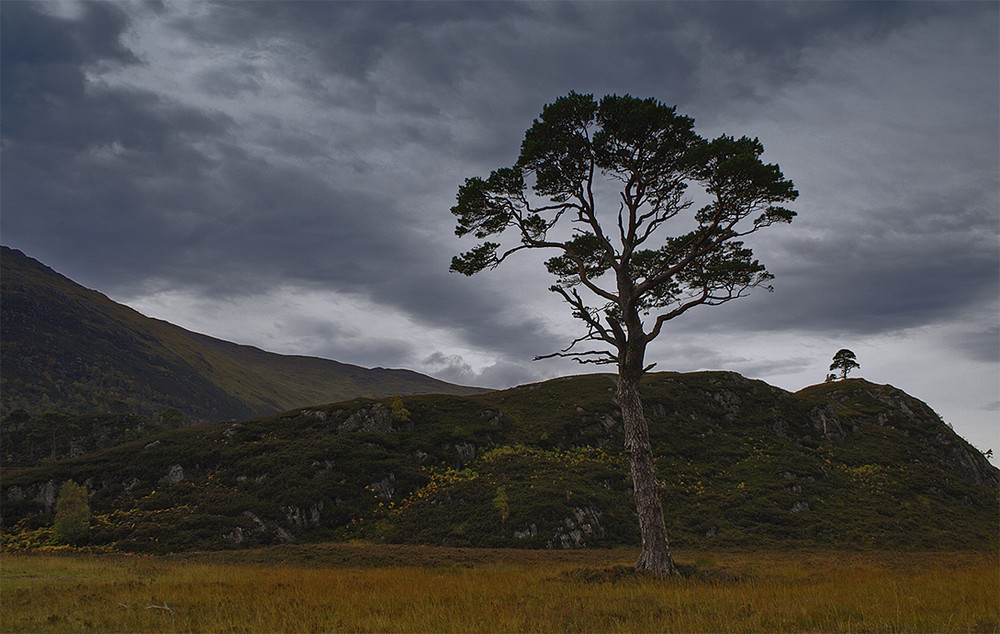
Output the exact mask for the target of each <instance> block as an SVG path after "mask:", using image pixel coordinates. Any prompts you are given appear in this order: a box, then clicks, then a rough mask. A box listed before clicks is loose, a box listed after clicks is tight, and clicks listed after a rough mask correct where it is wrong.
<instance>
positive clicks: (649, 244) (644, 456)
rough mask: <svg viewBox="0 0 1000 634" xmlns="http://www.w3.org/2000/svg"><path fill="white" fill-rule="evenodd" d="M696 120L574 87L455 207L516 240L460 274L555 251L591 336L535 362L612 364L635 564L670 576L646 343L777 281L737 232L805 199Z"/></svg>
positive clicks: (481, 254) (479, 256) (746, 149)
mask: <svg viewBox="0 0 1000 634" xmlns="http://www.w3.org/2000/svg"><path fill="white" fill-rule="evenodd" d="M693 127H694V121H693V119H691V118H689V117H685V116H681V115H678V114H677V113H676V109H675V108H673V107H668V106H666V105H664V104H662V103H660V102H659V101H657V100H655V99H637V98H634V97H631V96H629V95H625V96H618V95H608V96H605V97H603V98H602V99H601V100H600V101H599V102H598V101H597V100H595V98H594V97H593V96H592V95H580V94H577V93H575V92H571V93H570V94H568V95H566V96H564V97H561V98H559V99H557V100H556V101H554V102H553V103H551V104H549V105H547V106H545V107H544V108H543V110H542V113H541V115H540V118H539V119H536V120H535V121H534V123H533V124H532V126H531V127H530V128H529V129H528V130H527V132H526V133H525V136H524V141H523V142H522V144H521V153H520V157H519V158H518V160H517V162H516V163H515V164H514V165H513V166H512V167H505V168H500V169H497V170H495V171H494V172H492V173H491V174H490V175H489V177H488V178H485V179H484V178H478V177H474V178H469V179H467V180H466V181H465V184H464V185H463V186H461V187H460V188H459V191H458V196H457V204H456V205H455V206H454V207H453V208H452V209H451V212H452V213H453V214H454V215H455V216H456V218H457V227H456V230H455V232H456V234H457V235H459V236H464V235H467V234H469V233H472V234H473V235H475V237H476V238H478V239H480V240H484V239H486V238H489V237H491V236H500V235H501V234H506V237H507V238H508V240H509V242H508V244H507V245H506V246H503V245H501V244H500V243H499V242H491V241H484V242H482V243H480V244H479V245H478V246H476V247H474V248H473V249H471V250H470V251H468V252H466V253H464V254H462V255H460V256H456V257H455V258H454V259H453V260H452V264H451V269H452V270H453V271H457V272H459V273H463V274H465V275H472V274H474V273H478V272H480V271H482V270H484V269H492V268H495V267H497V266H498V265H499V264H500V263H502V262H503V261H504V260H506V259H507V258H508V257H510V256H511V255H513V254H514V253H517V252H518V251H522V250H525V249H550V250H552V251H554V252H555V257H552V258H551V259H549V260H548V261H547V262H546V268H547V269H548V271H549V273H551V274H552V275H554V276H555V278H556V283H555V284H554V285H553V286H552V287H551V290H552V291H553V292H555V293H558V294H559V295H560V296H561V297H562V299H563V300H565V301H566V303H567V304H569V306H570V308H571V309H572V312H573V316H574V317H576V318H577V319H579V320H580V321H582V322H583V324H584V325H585V326H586V334H583V335H582V336H580V337H579V338H577V339H575V340H574V341H573V342H572V343H571V344H570V345H569V346H568V347H567V348H565V349H563V350H561V351H559V352H556V353H553V354H549V355H544V356H543V357H538V358H546V357H557V356H558V357H568V358H573V359H576V360H577V361H579V362H581V363H609V364H610V363H614V364H616V365H617V368H618V388H617V397H618V403H619V405H620V407H621V412H622V419H623V423H624V428H625V450H626V452H627V454H628V457H629V463H630V467H631V475H632V481H633V485H634V491H635V501H636V511H637V514H638V518H639V526H640V532H641V536H642V551H641V554H640V555H639V559H638V561H637V562H636V569H641V570H651V571H652V572H653V573H654V574H656V575H657V576H661V577H662V576H666V575H670V574H676V571H677V570H676V568H675V566H674V562H673V559H672V557H671V555H670V549H669V544H668V541H667V533H666V528H665V524H664V519H663V511H662V506H661V502H660V493H659V487H658V484H657V478H656V472H655V466H654V463H653V453H652V449H651V447H650V442H649V430H648V426H647V424H646V419H645V416H644V413H643V406H642V401H641V399H640V395H639V383H640V379H641V378H642V376H643V374H644V373H645V372H646V371H647V370H649V368H650V367H652V366H647V365H646V361H645V354H646V348H647V346H648V345H649V344H650V342H651V341H653V340H654V339H655V338H656V337H657V336H658V335H659V334H660V332H661V330H662V328H663V325H664V324H665V323H666V322H668V321H670V320H672V319H674V318H676V317H679V316H681V315H682V314H684V313H686V312H687V311H689V310H691V309H692V308H694V307H696V306H700V305H710V306H714V305H719V304H723V303H726V302H729V301H731V300H733V299H736V298H738V297H742V296H743V295H745V294H746V293H747V292H748V291H749V290H750V289H752V288H755V287H758V286H765V287H767V288H768V289H770V287H768V286H767V282H768V280H770V279H772V276H771V275H770V274H769V273H768V272H767V270H766V269H765V268H764V266H763V265H761V264H760V263H759V262H758V261H757V260H755V259H753V254H752V252H751V250H750V249H749V248H747V247H746V246H744V244H743V242H742V241H741V238H743V237H744V236H747V235H749V234H752V233H755V232H757V231H760V230H761V229H764V228H765V227H769V226H771V225H773V224H776V223H787V222H790V221H791V220H792V218H793V217H794V216H795V212H793V211H790V210H788V209H785V208H784V207H781V206H780V204H781V203H783V202H786V201H791V200H794V199H795V198H796V197H797V196H798V192H796V191H795V189H794V188H793V185H792V183H791V181H789V180H786V179H785V178H784V176H783V175H782V173H781V170H780V169H779V167H778V166H777V165H769V164H765V163H764V162H762V161H761V158H760V157H761V154H762V153H763V151H764V148H763V146H762V145H761V143H760V142H759V141H758V140H757V139H750V138H747V137H742V138H738V139H737V138H734V137H730V136H720V137H719V138H717V139H714V140H711V141H709V140H706V139H703V138H701V137H700V136H698V135H697V134H696V133H695V132H694V129H693ZM689 187H691V188H692V191H690V192H689V191H688V188H689ZM612 196H613V198H612ZM695 197H697V200H698V201H699V206H696V204H695V202H694V201H695ZM567 225H568V226H567ZM557 226H558V229H557ZM668 227H669V228H674V229H675V231H674V233H672V234H666V230H667V229H668ZM498 239H499V238H498Z"/></svg>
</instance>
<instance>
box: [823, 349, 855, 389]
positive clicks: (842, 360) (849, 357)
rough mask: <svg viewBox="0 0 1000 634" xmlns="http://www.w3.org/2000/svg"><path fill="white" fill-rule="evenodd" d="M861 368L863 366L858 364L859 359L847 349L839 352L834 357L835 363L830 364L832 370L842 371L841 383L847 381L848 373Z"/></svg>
mask: <svg viewBox="0 0 1000 634" xmlns="http://www.w3.org/2000/svg"><path fill="white" fill-rule="evenodd" d="M860 367H861V364H860V363H858V358H857V357H856V356H855V355H854V353H853V352H851V351H850V350H848V349H847V348H842V349H841V350H838V351H837V354H835V355H833V363H831V364H830V369H831V370H840V380H841V381H843V380H846V379H847V373H848V372H850V371H851V370H854V369H855V368H860ZM831 376H833V375H831Z"/></svg>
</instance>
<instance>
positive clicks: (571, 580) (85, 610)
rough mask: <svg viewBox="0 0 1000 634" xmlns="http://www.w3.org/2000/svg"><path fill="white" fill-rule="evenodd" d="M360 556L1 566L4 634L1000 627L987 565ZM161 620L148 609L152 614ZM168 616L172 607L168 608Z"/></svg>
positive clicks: (900, 556)
mask: <svg viewBox="0 0 1000 634" xmlns="http://www.w3.org/2000/svg"><path fill="white" fill-rule="evenodd" d="M634 556H635V553H634V552H632V551H575V552H569V553H567V552H544V551H542V552H540V551H506V550H501V551H490V550H459V549H435V548H409V547H384V546H370V545H359V544H339V545H324V546H303V547H296V548H290V547H286V548H283V549H268V550H263V551H251V552H237V553H213V554H207V555H201V556H188V557H183V558H153V557H124V556H108V555H42V554H14V553H10V552H8V553H4V554H3V557H2V559H0V596H2V617H0V618H2V621H0V629H2V630H3V631H5V632H7V631H11V632H13V631H30V632H76V631H101V632H158V631H163V632H174V631H178V632H316V631H321V632H338V631H347V632H370V631H375V632H521V631H527V632H575V631H586V632H642V631H650V632H671V631H680V632H715V631H725V632H750V631H753V632H761V631H768V632H771V631H837V632H969V631H998V629H1000V617H998V613H1000V583H998V582H1000V566H998V561H997V557H996V555H995V554H992V553H968V552H962V553H922V554H909V553H906V554H904V553H839V552H807V553H794V552H760V553H713V554H712V555H711V559H709V557H708V556H706V555H704V554H697V553H679V554H678V555H677V559H678V560H679V562H681V563H682V564H683V563H687V564H689V566H688V569H689V570H690V569H693V570H694V571H695V572H694V574H693V575H692V576H689V577H688V578H681V579H671V580H667V581H662V582H658V581H656V580H654V579H651V578H648V577H643V576H637V575H634V574H623V573H622V569H621V568H618V567H619V566H624V565H627V564H628V563H629V562H630V561H632V559H633V558H634ZM154 605H155V606H160V607H153V608H151V607H149V606H154ZM165 608H169V610H168V609H165Z"/></svg>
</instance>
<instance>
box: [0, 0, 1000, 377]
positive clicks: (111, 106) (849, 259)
mask: <svg viewBox="0 0 1000 634" xmlns="http://www.w3.org/2000/svg"><path fill="white" fill-rule="evenodd" d="M944 13H947V14H948V15H950V16H953V17H954V16H959V17H960V18H961V17H962V16H967V17H965V18H963V19H969V20H970V22H984V21H985V22H987V23H988V20H989V19H991V18H995V17H996V15H995V14H996V10H995V5H990V4H984V5H977V4H972V5H971V6H966V5H964V4H963V5H956V4H953V3H952V4H935V3H870V2H862V3H844V2H832V3H746V2H736V3H694V2H691V3H650V2H641V3H596V2H585V3H568V2H559V3H500V2H485V3H483V2H476V3H412V2H407V3H381V2H380V3H369V2H358V3H352V2H281V3H276V2H224V3H214V4H208V3H204V4H195V5H174V6H171V5H164V6H163V7H162V8H160V9H158V10H156V11H155V12H153V13H149V9H148V7H147V5H118V4H84V5H81V6H80V12H79V15H77V16H76V17H73V18H68V17H57V16H54V15H50V14H49V13H47V12H46V11H45V7H44V5H38V4H34V3H20V2H15V3H4V4H3V7H2V12H0V16H2V19H3V37H2V42H0V45H2V47H3V49H2V55H0V62H2V64H3V69H2V71H3V78H4V85H3V104H2V105H3V125H2V127H3V131H2V133H3V152H4V160H3V164H2V169H3V179H4V187H3V190H2V193H0V196H2V204H3V232H4V237H5V243H8V241H9V243H11V244H12V245H13V246H17V247H19V248H22V249H24V250H25V251H27V252H28V253H29V255H32V256H34V257H38V258H40V259H42V260H43V261H45V262H46V263H47V264H50V265H52V266H54V267H55V268H57V270H63V271H65V272H67V273H70V274H72V275H73V276H74V277H76V278H78V279H81V280H82V281H84V282H86V283H88V284H90V285H92V286H96V287H99V288H101V289H102V290H107V291H109V292H111V291H116V292H119V293H122V294H125V295H129V294H133V295H135V294H140V293H141V291H142V289H144V288H147V289H152V288H161V289H162V288H185V289H194V290H195V291H197V292H203V293H207V294H211V295H213V296H226V295H241V294H243V295H245V294H252V293H257V292H262V291H264V290H266V289H267V288H269V287H272V286H274V285H277V284H282V283H289V284H302V285H309V286H316V287H324V288H327V289H331V290H335V291H345V292H353V293H359V294H363V295H364V296H365V297H367V298H370V299H371V300H372V301H374V302H377V303H380V304H382V305H386V306H391V307H394V308H397V309H399V310H401V311H403V312H404V313H406V314H408V315H411V316H413V317H414V318H415V319H418V320H421V321H424V322H427V323H429V324H432V325H435V326H439V327H446V328H449V329H451V330H453V331H455V332H457V333H460V335H461V337H462V338H464V339H465V340H466V341H467V342H468V343H469V344H470V345H474V346H479V347H481V348H483V349H487V350H493V351H497V354H498V355H500V356H506V357H507V358H510V359H514V358H516V359H528V358H530V357H531V356H532V355H534V354H538V353H544V352H550V351H553V350H555V349H558V348H559V347H562V346H563V345H565V344H566V343H568V342H567V341H566V340H565V334H564V333H555V332H553V331H554V330H555V327H553V326H552V325H551V324H548V323H547V322H545V321H544V320H543V319H541V318H540V317H538V316H535V315H532V314H530V313H527V312H526V310H522V308H521V307H520V305H519V299H520V298H519V292H520V291H521V290H522V289H524V288H527V287H528V286H531V285H533V286H537V287H538V288H539V289H543V288H545V286H547V285H548V283H549V280H547V279H545V278H544V274H541V273H539V274H537V275H535V276H533V277H531V278H530V279H524V278H521V279H518V280H517V282H518V284H520V285H521V286H520V287H518V288H512V287H504V284H508V283H509V282H510V278H505V277H502V276H485V277H483V279H481V280H477V281H469V280H465V279H462V278H458V277H457V276H453V275H450V274H449V273H448V272H447V268H448V264H449V260H450V256H451V254H452V253H453V252H454V251H456V250H458V249H460V248H468V246H469V245H468V244H461V245H456V244H455V243H454V242H453V241H450V237H451V236H450V232H451V230H452V220H451V218H450V216H449V215H448V213H447V209H448V207H449V206H450V204H452V201H453V200H454V194H455V192H456V191H457V187H458V186H459V185H460V184H461V182H462V181H463V180H464V178H466V177H468V176H474V175H483V174H485V173H487V172H488V170H490V169H493V168H496V167H500V166H503V165H508V164H510V163H512V162H513V161H514V160H515V159H516V155H517V149H518V146H519V144H520V141H521V138H522V137H523V133H524V130H525V129H526V128H527V127H528V126H529V125H530V123H531V120H532V119H533V118H534V117H536V116H538V113H539V111H540V109H541V106H542V105H543V104H544V103H546V102H550V101H552V100H553V99H554V98H556V97H558V96H559V95H561V94H565V93H566V92H568V91H569V90H577V91H580V92H594V93H596V94H597V95H598V96H600V95H602V94H604V93H610V92H619V93H625V92H630V93H632V94H635V95H637V96H647V95H651V96H655V97H657V98H659V99H662V100H664V101H665V102H667V103H671V104H673V103H677V104H680V105H681V106H682V108H681V109H682V111H686V112H685V113H686V114H691V115H693V116H695V117H696V119H698V120H699V121H707V122H709V123H713V122H719V121H723V122H724V121H725V120H726V119H727V117H730V116H731V115H732V113H733V112H737V113H738V114H743V112H744V111H746V110H757V109H759V110H761V111H766V110H767V109H768V108H769V107H770V105H769V104H770V102H769V101H768V100H769V99H770V98H771V97H772V96H773V95H774V94H775V93H780V92H781V91H783V90H790V89H792V88H794V87H795V86H797V85H798V84H799V83H800V82H803V81H805V80H807V79H808V76H807V75H808V72H809V68H808V67H806V66H804V65H803V57H804V56H805V55H806V54H807V53H808V52H809V51H815V50H816V49H817V48H818V47H823V46H837V47H841V48H850V47H851V46H853V45H854V44H855V43H859V42H870V41H881V40H885V39H886V38H889V37H890V36H891V34H893V33H894V32H897V31H899V30H900V29H903V28H904V27H907V26H908V25H912V24H919V23H922V22H924V21H927V20H931V19H934V18H935V17H936V16H938V15H941V14H944ZM977 15H981V16H982V20H979V19H978V18H977ZM968 16H971V17H968ZM154 19H156V20H162V28H163V29H164V31H165V32H166V33H167V34H168V37H169V36H171V35H172V36H176V37H177V38H184V41H185V42H187V43H188V46H185V47H183V49H182V53H184V54H186V55H189V56H190V57H189V58H188V57H183V56H182V57H180V58H178V59H177V60H176V61H173V62H172V63H171V64H170V65H169V67H161V68H157V67H153V66H149V65H150V64H153V63H154V62H152V61H150V59H149V58H148V57H147V56H146V55H143V53H142V51H141V50H140V48H141V46H142V43H141V42H136V40H135V39H131V40H130V39H128V38H127V37H126V35H127V34H128V32H129V29H130V28H133V27H138V26H141V23H142V22H143V21H145V20H154ZM994 22H995V20H994ZM993 30H994V31H995V27H994V29H993ZM129 46H132V47H134V48H135V49H136V50H130V48H129ZM150 46H152V45H150ZM108 68H123V69H130V70H133V71H136V70H139V71H143V72H146V73H150V74H155V73H157V72H166V71H174V72H178V73H180V72H181V71H183V72H184V73H188V74H189V75H190V77H191V78H192V79H191V81H190V83H189V84H187V87H186V88H184V89H176V88H173V87H172V86H173V84H169V83H168V82H167V81H166V79H165V80H164V82H163V85H162V86H160V85H158V84H157V82H156V81H152V80H149V79H148V76H147V80H146V81H145V83H142V84H141V85H138V84H136V85H131V84H130V83H129V81H131V79H130V78H134V75H129V76H127V78H126V79H123V80H120V81H118V82H117V83H107V82H105V81H104V80H103V79H102V77H104V75H103V74H102V73H103V72H104V71H106V70H107V69H108ZM956 72H961V69H957V70H956ZM112 74H113V73H112ZM139 74H140V75H141V74H142V73H141V72H140V73H139ZM94 77H96V79H95V78H94ZM153 79H155V75H154V76H153ZM279 82H280V88H275V86H276V85H278V83H279ZM185 89H186V90H190V91H192V93H191V94H188V93H185V92H184V90H185ZM279 91H283V92H282V94H276V93H277V92H279ZM276 97H281V98H289V99H295V100H296V101H295V103H294V106H290V108H291V107H294V108H301V110H296V111H294V112H289V111H282V110H280V109H278V110H276V111H274V112H270V111H268V112H266V113H262V112H258V111H254V110H252V107H253V106H257V105H261V104H265V105H266V104H267V103H268V102H269V101H270V100H272V99H275V98H276ZM703 117H704V118H703ZM820 123H822V122H820ZM734 132H736V133H742V131H739V130H736V131H734ZM749 132H750V133H751V134H752V130H751V131H749ZM765 142H766V140H765ZM785 167H786V170H788V171H789V172H790V174H791V173H792V172H791V170H790V166H785ZM418 201H420V202H418ZM938 202H939V203H943V202H944V201H938ZM951 202H952V203H955V202H956V201H951ZM959 202H960V203H961V204H956V205H955V206H956V207H957V208H958V209H959V210H961V209H968V208H973V209H976V210H977V211H975V213H972V215H971V218H969V219H966V221H963V222H964V225H963V226H964V227H965V229H966V230H965V231H958V230H954V229H953V230H952V231H950V232H949V231H947V230H946V228H942V227H934V228H931V229H928V228H926V227H923V228H921V227H915V226H908V225H906V223H905V222H904V223H903V224H900V223H901V222H902V221H903V219H905V214H906V213H913V215H914V216H915V217H917V218H926V217H936V216H934V215H933V214H930V215H928V213H927V210H926V209H923V208H921V209H918V210H901V209H891V208H879V209H873V210H872V212H871V215H872V216H873V217H881V218H884V219H886V220H885V221H884V222H881V223H879V222H875V223H869V224H864V225H856V226H850V225H842V226H840V227H839V230H840V232H839V233H837V232H832V233H831V230H830V227H825V228H823V229H821V230H819V231H818V232H817V233H816V234H814V235H810V236H809V237H808V238H799V237H795V227H794V226H793V227H792V228H790V229H788V231H786V232H785V233H786V234H787V239H782V240H780V241H776V242H775V243H774V245H776V246H774V249H775V254H774V257H773V258H764V259H765V260H769V263H770V261H773V262H774V265H775V272H776V273H779V279H778V280H777V281H776V285H777V286H778V293H777V294H776V295H775V296H773V297H766V296H765V298H764V299H762V300H758V299H756V298H755V299H752V300H748V302H747V305H746V307H741V308H740V310H741V315H743V317H741V320H740V321H736V322H734V321H732V320H731V319H729V317H727V315H728V313H726V312H725V311H718V316H711V315H710V313H712V311H706V312H705V315H706V317H705V321H699V324H698V325H699V327H705V326H709V325H711V324H713V323H715V324H717V327H718V328H728V329H734V328H735V329H740V328H749V329H760V328H765V329H766V328H805V329H812V330H816V331H838V330H839V331H844V330H847V331H854V332H878V331H881V330H886V329H892V328H896V327H906V326H911V325H919V324H921V323H926V322H927V321H928V320H935V319H942V318H945V317H947V316H949V315H952V314H956V313H960V312H961V311H962V310H963V309H964V308H965V307H968V306H981V305H982V304H983V302H984V301H989V297H990V293H993V292H995V289H996V271H997V263H996V251H995V241H994V243H993V244H992V246H990V245H985V246H984V245H983V244H982V243H981V242H977V243H976V244H975V245H974V246H973V247H971V248H970V247H969V244H968V242H967V239H968V238H969V236H970V235H974V234H976V233H978V234H979V235H983V234H984V232H985V233H986V234H988V235H992V236H995V235H996V227H995V226H994V225H992V224H989V223H987V224H985V225H984V224H983V221H982V218H983V217H984V215H983V211H982V204H983V203H982V201H978V202H976V201H971V202H969V201H959ZM936 204H937V203H936ZM986 204H989V201H986ZM977 205H978V206H977ZM970 224H971V228H970ZM835 228H836V227H835ZM990 232H992V233H990ZM762 257H763V256H762ZM929 261H932V262H933V263H934V265H933V266H928V264H927V263H928V262H929ZM499 280H503V281H499ZM991 284H992V286H990V285H991ZM990 288H992V289H993V290H992V291H991V290H989V289H990ZM984 289H985V290H984ZM984 296H985V299H984ZM779 297H781V298H794V299H791V300H788V299H782V300H778V298H779ZM764 300H767V301H764ZM776 300H777V301H776ZM519 311H521V312H525V313H526V314H518V312H519ZM714 320H718V321H714ZM734 323H736V324H738V325H735V326H734V325H733V324H734ZM296 327H298V328H300V329H302V332H303V336H304V337H313V336H316V337H317V338H319V335H317V334H316V333H317V332H321V331H317V330H316V329H315V324H313V325H308V326H307V325H305V324H297V325H296V324H295V323H292V324H290V325H289V328H296ZM331 336H332V335H331ZM702 354H705V352H704V351H702ZM438 361H439V362H441V367H442V368H443V370H442V371H443V372H444V373H445V374H448V375H449V376H454V377H460V376H470V375H469V372H470V371H471V370H470V369H469V366H468V364H467V363H466V362H465V361H464V360H461V359H458V358H456V357H454V356H453V355H452V356H447V355H445V356H442V357H441V359H438ZM492 372H494V374H495V375H496V376H497V377H500V376H501V375H502V376H504V377H509V376H512V373H514V372H515V369H513V368H510V367H506V366H501V365H498V366H494V368H493V369H492Z"/></svg>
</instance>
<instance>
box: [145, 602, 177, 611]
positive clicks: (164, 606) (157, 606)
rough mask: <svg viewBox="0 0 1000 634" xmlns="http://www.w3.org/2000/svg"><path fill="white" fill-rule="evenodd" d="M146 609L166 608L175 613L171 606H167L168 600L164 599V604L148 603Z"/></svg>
mask: <svg viewBox="0 0 1000 634" xmlns="http://www.w3.org/2000/svg"><path fill="white" fill-rule="evenodd" d="M146 609H147V610H166V611H167V612H170V613H171V614H173V613H174V611H173V610H171V609H170V608H169V607H168V606H167V602H166V601H164V602H163V605H147V606H146Z"/></svg>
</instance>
